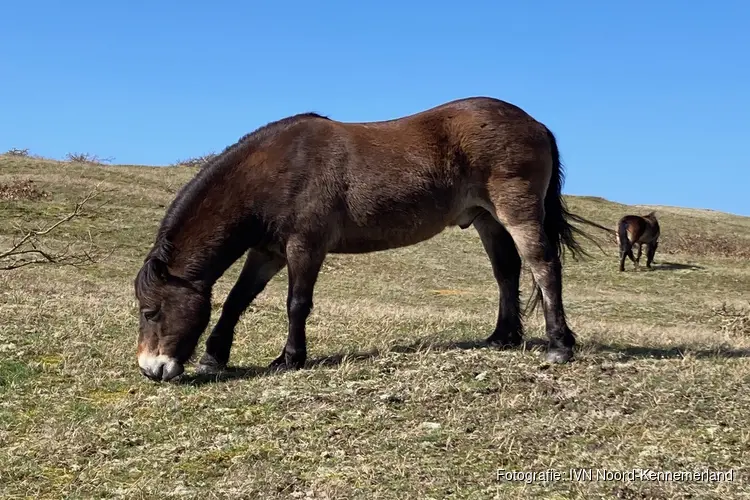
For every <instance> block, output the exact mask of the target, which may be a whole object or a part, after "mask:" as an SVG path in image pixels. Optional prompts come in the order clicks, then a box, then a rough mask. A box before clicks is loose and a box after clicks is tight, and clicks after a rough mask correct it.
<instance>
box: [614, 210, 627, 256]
mask: <svg viewBox="0 0 750 500" xmlns="http://www.w3.org/2000/svg"><path fill="white" fill-rule="evenodd" d="M617 241H618V242H619V243H620V255H622V254H624V253H627V251H628V246H629V245H630V240H629V239H628V221H626V220H625V219H624V218H622V219H620V222H619V223H618V224H617Z"/></svg>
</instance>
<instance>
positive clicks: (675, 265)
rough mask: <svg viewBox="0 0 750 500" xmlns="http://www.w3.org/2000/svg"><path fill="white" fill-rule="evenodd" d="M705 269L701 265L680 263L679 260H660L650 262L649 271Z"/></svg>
mask: <svg viewBox="0 0 750 500" xmlns="http://www.w3.org/2000/svg"><path fill="white" fill-rule="evenodd" d="M702 269H705V267H703V266H696V265H694V264H680V263H679V262H661V263H659V264H657V263H653V264H651V271H685V270H688V271H699V270H702Z"/></svg>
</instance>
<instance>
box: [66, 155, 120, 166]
mask: <svg viewBox="0 0 750 500" xmlns="http://www.w3.org/2000/svg"><path fill="white" fill-rule="evenodd" d="M65 159H66V160H67V161H69V162H71V163H86V164H88V165H104V164H105V163H112V162H113V161H114V158H100V157H98V156H97V155H92V154H89V153H68V154H67V155H66V156H65Z"/></svg>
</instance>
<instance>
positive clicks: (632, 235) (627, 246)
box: [615, 212, 661, 271]
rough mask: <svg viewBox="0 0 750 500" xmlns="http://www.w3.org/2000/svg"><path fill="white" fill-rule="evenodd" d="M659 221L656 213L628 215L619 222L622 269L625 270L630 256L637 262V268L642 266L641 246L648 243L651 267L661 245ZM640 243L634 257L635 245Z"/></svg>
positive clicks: (618, 235) (647, 258)
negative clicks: (626, 261)
mask: <svg viewBox="0 0 750 500" xmlns="http://www.w3.org/2000/svg"><path fill="white" fill-rule="evenodd" d="M660 232H661V231H660V229H659V221H657V220H656V213H655V212H650V213H649V214H648V215H645V216H643V217H641V216H640V215H626V216H624V217H623V218H622V219H620V220H619V222H618V223H617V232H616V233H615V234H616V235H617V244H618V245H619V247H620V271H624V270H625V257H629V258H630V260H632V261H633V264H635V267H636V269H638V268H639V267H640V261H641V247H642V246H643V245H644V244H645V245H646V267H648V268H649V269H650V268H651V263H652V262H653V261H654V254H656V248H657V247H658V246H659V235H660ZM634 245H638V255H637V256H636V257H633V246H634Z"/></svg>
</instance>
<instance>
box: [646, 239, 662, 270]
mask: <svg viewBox="0 0 750 500" xmlns="http://www.w3.org/2000/svg"><path fill="white" fill-rule="evenodd" d="M658 245H659V244H658V243H657V242H655V241H654V242H651V243H649V244H648V245H646V267H647V268H649V269H651V264H653V263H654V255H656V247H657V246H658Z"/></svg>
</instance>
